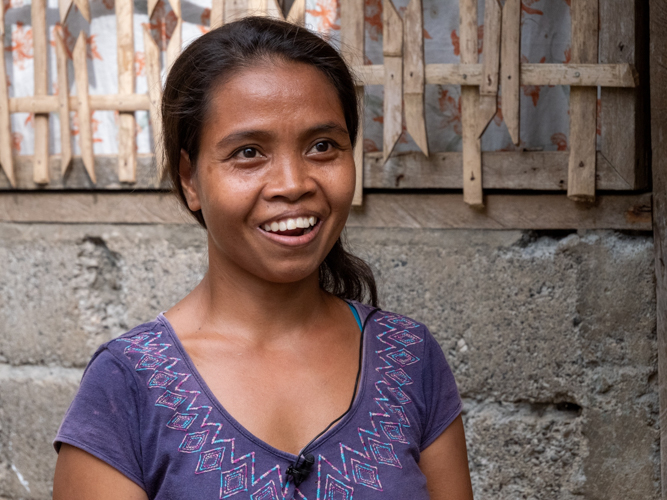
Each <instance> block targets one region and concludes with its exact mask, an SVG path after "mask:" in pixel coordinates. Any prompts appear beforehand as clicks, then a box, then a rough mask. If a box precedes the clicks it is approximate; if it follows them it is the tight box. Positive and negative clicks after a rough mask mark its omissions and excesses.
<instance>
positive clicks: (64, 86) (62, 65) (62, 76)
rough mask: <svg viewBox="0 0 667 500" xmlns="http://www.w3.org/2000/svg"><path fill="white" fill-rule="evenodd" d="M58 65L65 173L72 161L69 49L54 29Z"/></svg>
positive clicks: (62, 161)
mask: <svg viewBox="0 0 667 500" xmlns="http://www.w3.org/2000/svg"><path fill="white" fill-rule="evenodd" d="M54 35H55V39H56V40H55V42H56V66H57V68H58V113H59V114H60V170H61V172H62V174H63V175H65V174H66V173H67V169H68V168H69V166H70V163H71V161H72V132H71V130H70V122H69V113H70V107H69V78H68V77H67V49H66V47H65V41H64V40H63V37H62V35H61V30H60V29H57V30H54Z"/></svg>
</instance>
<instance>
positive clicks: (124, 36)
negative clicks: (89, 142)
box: [116, 0, 137, 182]
mask: <svg viewBox="0 0 667 500" xmlns="http://www.w3.org/2000/svg"><path fill="white" fill-rule="evenodd" d="M133 14H134V5H133V0H116V36H117V41H118V47H117V51H118V93H119V94H124V95H128V94H133V93H134V29H133ZM135 133H136V124H135V119H134V113H126V112H120V113H119V115H118V177H119V178H120V180H121V181H122V182H134V181H135V178H136V170H137V152H136V136H135Z"/></svg>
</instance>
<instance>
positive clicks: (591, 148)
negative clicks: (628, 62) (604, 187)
mask: <svg viewBox="0 0 667 500" xmlns="http://www.w3.org/2000/svg"><path fill="white" fill-rule="evenodd" d="M572 62H573V63H591V64H596V63H597V62H598V0H572ZM597 106H598V89H597V87H570V161H569V165H568V181H567V196H568V197H569V198H570V199H573V200H575V201H588V202H590V201H593V200H595V161H596V159H595V156H596V142H597Z"/></svg>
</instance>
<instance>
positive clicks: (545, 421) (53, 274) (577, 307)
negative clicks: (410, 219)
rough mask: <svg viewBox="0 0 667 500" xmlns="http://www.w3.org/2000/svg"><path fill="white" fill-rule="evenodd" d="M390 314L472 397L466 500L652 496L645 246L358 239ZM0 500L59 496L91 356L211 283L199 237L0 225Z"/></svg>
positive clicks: (612, 241) (456, 235)
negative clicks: (440, 355) (54, 443)
mask: <svg viewBox="0 0 667 500" xmlns="http://www.w3.org/2000/svg"><path fill="white" fill-rule="evenodd" d="M348 238H349V241H350V243H351V245H352V247H353V248H354V249H355V250H356V251H357V253H358V254H359V255H361V256H363V257H365V258H366V259H368V260H369V261H370V262H371V263H372V265H373V267H374V269H375V271H376V275H377V278H378V281H379V284H380V289H381V296H382V305H383V306H384V307H385V308H387V309H390V310H395V311H397V312H400V313H404V314H407V315H410V316H412V317H414V318H416V319H418V320H420V321H423V322H425V323H426V324H427V325H429V327H430V328H431V330H432V331H433V332H434V333H435V335H436V336H437V338H438V339H439V341H440V343H441V345H442V347H443V349H444V351H445V353H446V355H447V358H448V360H449V362H450V364H451V366H452V368H453V370H454V373H455V375H456V378H457V381H458V384H459V388H460V391H461V394H462V396H463V398H464V401H465V405H464V417H465V424H466V433H467V439H468V449H469V456H470V465H471V471H472V476H473V484H474V489H475V498H477V499H478V500H480V499H535V500H547V499H566V500H567V499H574V498H577V499H579V498H586V499H600V500H602V499H604V500H614V499H619V500H620V499H623V500H634V499H637V500H639V499H641V500H649V499H657V498H659V493H658V492H659V488H660V485H659V468H660V464H659V454H658V452H659V450H658V444H659V443H658V422H657V417H658V395H657V381H656V379H657V355H656V338H655V335H656V334H655V292H654V281H653V247H652V239H651V236H650V235H646V234H622V233H617V232H604V231H593V232H585V233H566V232H563V233H550V234H542V233H526V232H523V233H522V232H516V231H463V230H359V229H357V230H354V231H350V232H349V234H348ZM0 262H1V263H2V264H1V265H0V498H4V499H19V498H24V499H46V498H50V495H51V479H52V475H53V467H54V463H55V458H56V455H55V452H54V451H53V449H52V447H51V440H52V438H53V436H54V434H55V432H56V429H57V427H58V425H59V422H60V420H61V418H62V416H63V414H64V412H65V411H66V409H67V406H68V404H69V402H70V401H71V399H72V397H73V396H74V394H75V392H76V388H77V384H78V380H79V379H80V376H81V373H82V370H83V367H84V366H85V364H86V362H87V360H88V359H89V357H90V355H91V354H92V352H93V351H94V349H95V347H96V346H97V345H98V344H100V343H101V342H104V341H105V340H107V339H109V338H112V337H113V336H116V335H118V334H120V333H122V332H124V331H125V330H127V329H129V328H131V327H132V326H134V325H136V324H138V323H140V322H143V321H146V320H148V319H151V318H153V317H154V316H155V315H156V313H157V312H159V311H161V310H164V309H166V308H168V307H169V306H170V305H171V304H173V303H174V302H175V301H177V300H178V299H179V298H181V297H182V296H183V295H185V294H186V293H187V292H188V290H190V289H191V288H192V287H193V286H194V285H195V284H196V283H197V281H198V280H199V279H200V278H201V276H202V275H203V272H204V270H205V265H206V254H205V244H204V235H203V233H202V232H201V231H200V230H199V229H197V228H196V227H194V226H178V225H172V226H150V225H57V224H52V225H49V224H44V225H39V224H32V225H21V224H8V223H5V224H0Z"/></svg>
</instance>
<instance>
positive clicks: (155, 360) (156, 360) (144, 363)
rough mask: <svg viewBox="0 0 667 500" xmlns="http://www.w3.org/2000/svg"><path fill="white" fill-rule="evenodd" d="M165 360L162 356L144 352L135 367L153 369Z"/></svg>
mask: <svg viewBox="0 0 667 500" xmlns="http://www.w3.org/2000/svg"><path fill="white" fill-rule="evenodd" d="M165 361H167V358H165V357H164V356H153V355H152V354H145V355H144V356H142V358H141V359H140V360H139V362H138V363H137V366H136V367H135V369H136V370H137V371H140V370H155V369H156V368H157V367H158V366H160V365H161V364H162V363H164V362H165Z"/></svg>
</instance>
